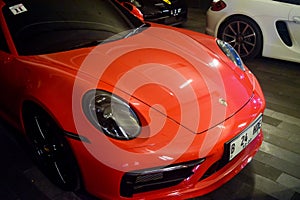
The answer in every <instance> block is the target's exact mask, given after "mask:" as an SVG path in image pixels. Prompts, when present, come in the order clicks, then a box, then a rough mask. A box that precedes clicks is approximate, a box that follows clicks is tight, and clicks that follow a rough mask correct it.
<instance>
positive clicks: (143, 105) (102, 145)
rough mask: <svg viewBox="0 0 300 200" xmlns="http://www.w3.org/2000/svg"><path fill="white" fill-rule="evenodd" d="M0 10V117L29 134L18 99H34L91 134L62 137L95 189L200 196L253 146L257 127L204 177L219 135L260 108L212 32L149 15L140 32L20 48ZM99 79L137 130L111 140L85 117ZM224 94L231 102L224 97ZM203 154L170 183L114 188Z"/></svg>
mask: <svg viewBox="0 0 300 200" xmlns="http://www.w3.org/2000/svg"><path fill="white" fill-rule="evenodd" d="M0 5H1V6H3V5H4V4H3V2H0ZM0 17H1V28H2V30H3V31H4V33H5V37H6V40H7V43H8V45H9V48H10V53H8V52H4V51H1V50H0V62H1V66H0V89H1V91H5V95H4V96H3V98H1V100H0V103H1V104H0V106H1V116H3V117H5V118H6V119H8V120H9V121H10V122H13V124H14V125H15V126H16V127H18V128H19V129H20V130H21V131H22V132H23V133H24V134H25V135H26V133H25V130H24V128H23V126H22V124H23V118H22V106H23V105H24V102H26V101H31V102H34V103H36V104H38V105H40V106H41V107H42V108H43V109H45V110H46V111H47V112H48V113H49V114H50V115H51V116H52V117H53V119H54V120H55V121H56V122H57V124H58V125H59V127H60V128H61V129H62V130H64V131H66V132H70V133H73V134H79V135H81V136H84V137H85V138H88V140H89V141H90V143H88V142H83V141H79V140H74V139H72V138H70V137H66V138H67V140H68V142H69V143H70V145H71V147H72V151H73V152H74V155H75V157H76V160H77V162H78V165H79V168H80V172H81V175H82V179H83V182H84V187H85V189H86V190H87V191H88V192H90V193H91V194H93V195H95V196H97V197H99V198H101V199H159V198H161V197H165V198H171V199H183V198H190V197H195V196H199V195H203V194H206V193H208V192H210V191H212V190H214V189H216V188H218V187H220V186H221V185H222V184H224V183H225V182H227V181H228V180H230V179H231V178H232V177H233V176H234V175H236V174H237V173H238V172H239V171H240V170H241V169H242V168H243V167H244V166H245V165H246V164H247V163H248V162H250V160H251V159H252V157H253V156H254V155H255V153H256V152H257V151H258V149H259V146H260V145H261V143H262V140H263V135H262V132H260V134H259V135H258V137H256V138H255V140H253V141H252V142H251V143H250V144H249V146H247V147H246V148H245V149H244V150H243V151H242V152H241V153H240V154H239V155H238V156H237V157H235V158H234V159H233V160H232V161H230V162H228V163H227V164H226V165H225V166H224V167H222V168H221V169H219V170H218V171H216V172H215V173H213V174H212V175H211V176H209V177H207V178H205V179H201V177H203V175H204V174H205V173H206V172H207V170H208V169H209V168H210V167H211V166H212V165H213V164H214V163H216V162H217V161H219V160H221V159H222V157H223V155H224V144H225V143H226V142H228V141H230V140H231V139H232V138H234V137H235V136H237V135H238V134H240V133H241V132H242V131H243V130H244V129H245V128H246V127H248V126H249V125H250V124H251V123H252V122H253V121H254V120H255V119H256V118H257V117H258V116H259V115H261V114H262V113H263V112H264V109H265V101H264V96H263V93H262V90H261V88H260V86H259V83H258V82H257V80H256V78H255V77H254V75H253V74H252V73H251V72H250V71H249V70H248V69H247V68H246V71H245V72H243V71H242V70H240V69H239V68H238V67H236V66H235V65H234V64H233V63H232V62H231V61H230V60H229V59H228V58H227V57H226V56H225V54H224V53H223V52H222V51H221V50H220V48H219V47H218V45H217V44H216V39H215V38H212V37H209V36H205V35H203V34H199V33H195V32H191V31H187V30H182V29H177V28H173V27H172V28H171V27H166V26H160V25H156V24H151V27H150V28H148V29H147V30H144V31H143V32H142V33H140V34H137V35H134V36H132V37H129V38H126V39H122V40H119V41H114V42H110V43H106V44H101V45H99V46H96V47H89V48H82V49H76V50H71V51H66V52H60V53H53V54H45V55H38V56H19V55H18V53H17V51H16V49H15V47H14V44H13V42H12V39H11V37H10V36H9V31H8V29H7V26H6V24H5V21H4V18H3V15H1V16H0ZM173 78H174V79H173ZM96 88H97V89H101V90H105V91H108V92H111V93H113V94H115V95H117V96H119V97H120V98H122V99H124V100H125V101H126V102H128V103H129V105H130V106H131V107H133V108H134V110H135V111H136V113H137V115H138V116H139V118H140V121H141V124H142V131H141V134H140V136H139V137H138V138H136V139H132V140H129V141H121V140H116V139H112V138H109V137H107V136H106V135H104V134H102V133H101V132H100V131H99V130H97V129H96V128H95V127H94V126H93V125H92V124H91V123H90V121H89V120H88V119H87V118H86V116H85V114H84V113H83V111H82V103H83V102H82V97H83V96H84V94H85V93H86V92H87V91H89V90H92V89H96ZM221 98H222V99H224V100H225V101H226V104H227V105H224V104H221V103H220V99H221ZM119 153H120V154H119ZM199 158H205V161H204V162H203V163H202V164H200V165H199V166H197V167H195V168H194V169H193V172H194V174H193V175H191V176H190V177H189V178H187V179H185V180H183V181H182V182H181V183H179V184H177V185H175V186H171V187H167V188H162V189H157V190H153V191H148V192H142V193H137V194H133V196H132V197H131V198H127V197H122V196H120V185H121V180H122V177H123V176H124V174H125V173H126V172H128V171H132V170H143V169H146V168H152V167H159V166H166V165H169V164H175V163H181V162H186V161H191V160H196V159H199Z"/></svg>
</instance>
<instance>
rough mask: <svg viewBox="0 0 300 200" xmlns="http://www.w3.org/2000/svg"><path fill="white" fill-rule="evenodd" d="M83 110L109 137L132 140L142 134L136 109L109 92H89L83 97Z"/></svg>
mask: <svg viewBox="0 0 300 200" xmlns="http://www.w3.org/2000/svg"><path fill="white" fill-rule="evenodd" d="M83 111H84V113H85V115H86V116H87V118H88V119H89V121H90V122H91V123H92V124H93V125H94V126H95V127H96V128H97V129H99V130H100V131H102V132H103V133H104V134H106V135H107V136H109V137H112V138H115V139H119V140H130V139H133V138H136V137H137V136H138V135H139V134H140V131H141V124H140V121H139V119H138V116H137V115H136V113H135V112H134V110H133V109H132V108H131V107H130V106H129V105H128V104H127V103H126V102H125V101H123V100H122V99H121V98H119V97H117V96H115V95H113V94H111V93H109V92H106V91H103V90H92V91H89V92H87V93H86V94H85V95H84V97H83Z"/></svg>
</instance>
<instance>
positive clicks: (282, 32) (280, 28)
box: [276, 21, 293, 47]
mask: <svg viewBox="0 0 300 200" xmlns="http://www.w3.org/2000/svg"><path fill="white" fill-rule="evenodd" d="M276 29H277V32H278V34H279V36H280V38H281V40H282V41H283V42H284V43H285V44H286V45H287V46H289V47H291V46H292V45H293V43H292V40H291V37H290V33H289V30H288V28H287V25H286V23H285V22H284V21H277V22H276Z"/></svg>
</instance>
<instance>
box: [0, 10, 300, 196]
mask: <svg viewBox="0 0 300 200" xmlns="http://www.w3.org/2000/svg"><path fill="white" fill-rule="evenodd" d="M183 28H188V29H192V30H195V31H199V32H204V28H205V12H204V11H202V10H199V9H190V16H189V21H188V22H187V23H186V24H185V25H183ZM246 64H247V66H248V67H249V68H250V69H251V70H252V72H253V73H254V74H255V75H256V76H257V78H258V79H259V81H260V83H261V85H262V88H263V91H264V94H265V97H266V100H267V109H266V112H265V116H264V119H263V130H264V135H265V139H264V142H263V145H262V147H261V149H260V151H259V152H258V154H257V155H256V156H255V158H254V160H253V161H252V162H251V163H250V164H249V165H248V166H247V167H246V168H245V169H244V170H243V171H242V172H241V173H240V174H238V175H237V176H236V177H235V178H233V179H232V180H231V181H230V182H228V183H227V184H225V185H223V186H222V187H221V188H219V189H218V190H216V191H214V192H212V193H210V194H208V195H205V196H203V197H197V198H193V200H194V199H199V200H201V199H203V200H208V199H222V200H223V199H239V200H242V199H243V200H248V199H280V200H281V199H283V200H285V199H286V200H296V199H300V146H299V144H300V79H299V77H300V65H299V63H291V62H286V61H280V60H275V59H268V58H258V59H255V60H252V61H248V62H246ZM0 135H1V140H0V154H1V158H2V162H1V165H0V199H1V200H17V199H20V200H27V199H28V200H35V199H36V200H70V199H72V200H73V199H74V200H91V199H93V198H92V197H89V196H87V195H86V194H85V193H83V192H80V191H79V192H78V193H76V194H75V193H71V192H65V191H62V190H60V189H59V188H57V187H55V186H54V185H52V184H51V183H50V182H49V181H48V180H47V178H45V176H44V175H43V174H42V173H41V172H40V171H39V170H38V169H37V167H36V166H35V165H34V164H33V163H32V161H31V160H30V158H29V156H28V152H27V150H26V147H25V146H26V145H24V140H23V139H22V138H21V137H20V136H19V135H18V133H16V132H15V130H13V129H12V128H11V127H10V126H8V125H7V124H6V123H5V122H3V121H0Z"/></svg>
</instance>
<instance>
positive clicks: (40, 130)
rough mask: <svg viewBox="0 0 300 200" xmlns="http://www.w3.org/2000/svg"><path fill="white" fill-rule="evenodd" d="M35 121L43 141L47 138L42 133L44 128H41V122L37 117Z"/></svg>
mask: <svg viewBox="0 0 300 200" xmlns="http://www.w3.org/2000/svg"><path fill="white" fill-rule="evenodd" d="M34 121H35V124H36V127H37V128H38V131H39V133H40V135H41V136H42V137H43V139H44V140H45V139H46V137H45V135H44V133H43V131H42V128H41V126H40V122H39V120H38V117H37V116H35V117H34Z"/></svg>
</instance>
